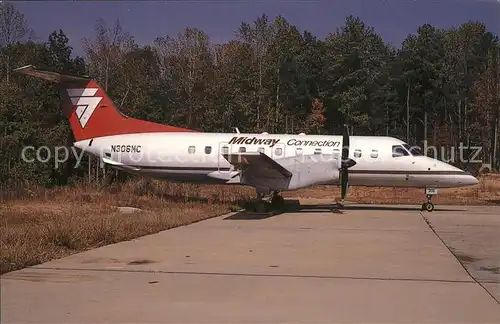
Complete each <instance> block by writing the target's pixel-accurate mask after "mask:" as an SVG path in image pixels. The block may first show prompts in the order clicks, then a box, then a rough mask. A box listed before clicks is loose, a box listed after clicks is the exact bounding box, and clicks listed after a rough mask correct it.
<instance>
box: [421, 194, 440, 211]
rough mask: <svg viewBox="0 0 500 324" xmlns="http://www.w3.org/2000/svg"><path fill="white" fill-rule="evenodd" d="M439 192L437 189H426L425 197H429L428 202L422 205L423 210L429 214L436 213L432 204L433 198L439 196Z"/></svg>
mask: <svg viewBox="0 0 500 324" xmlns="http://www.w3.org/2000/svg"><path fill="white" fill-rule="evenodd" d="M438 193H439V192H438V190H437V189H433V188H426V189H425V195H426V196H427V201H426V202H424V203H423V204H422V210H426V211H428V212H431V211H434V204H433V203H432V202H431V200H432V196H434V195H437V194H438Z"/></svg>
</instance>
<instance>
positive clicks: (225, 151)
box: [222, 146, 229, 154]
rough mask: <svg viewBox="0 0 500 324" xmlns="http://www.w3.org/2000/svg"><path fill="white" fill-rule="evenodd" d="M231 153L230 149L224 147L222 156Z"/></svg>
mask: <svg viewBox="0 0 500 324" xmlns="http://www.w3.org/2000/svg"><path fill="white" fill-rule="evenodd" d="M228 153H229V147H227V146H223V147H222V154H228Z"/></svg>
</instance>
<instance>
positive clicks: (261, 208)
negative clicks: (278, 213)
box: [254, 200, 267, 213]
mask: <svg viewBox="0 0 500 324" xmlns="http://www.w3.org/2000/svg"><path fill="white" fill-rule="evenodd" d="M266 207H267V206H266V202H265V201H263V200H261V201H257V202H256V204H255V207H254V211H255V212H257V213H265V212H266V211H267V208H266Z"/></svg>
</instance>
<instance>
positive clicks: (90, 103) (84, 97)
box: [66, 88, 102, 128]
mask: <svg viewBox="0 0 500 324" xmlns="http://www.w3.org/2000/svg"><path fill="white" fill-rule="evenodd" d="M66 91H67V92H68V96H69V98H70V99H71V103H72V104H73V105H74V106H76V111H75V112H76V116H77V117H78V121H79V122H80V125H81V126H82V128H85V126H86V125H87V123H88V121H89V119H90V117H92V114H93V113H94V111H95V109H96V108H97V106H98V105H99V103H100V102H101V100H102V97H94V95H95V94H96V93H97V88H82V89H67V90H66Z"/></svg>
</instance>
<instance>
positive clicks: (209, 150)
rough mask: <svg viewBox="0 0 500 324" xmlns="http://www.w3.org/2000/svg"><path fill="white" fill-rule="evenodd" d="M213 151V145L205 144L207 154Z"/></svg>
mask: <svg viewBox="0 0 500 324" xmlns="http://www.w3.org/2000/svg"><path fill="white" fill-rule="evenodd" d="M210 153H212V147H211V146H205V154H210Z"/></svg>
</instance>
